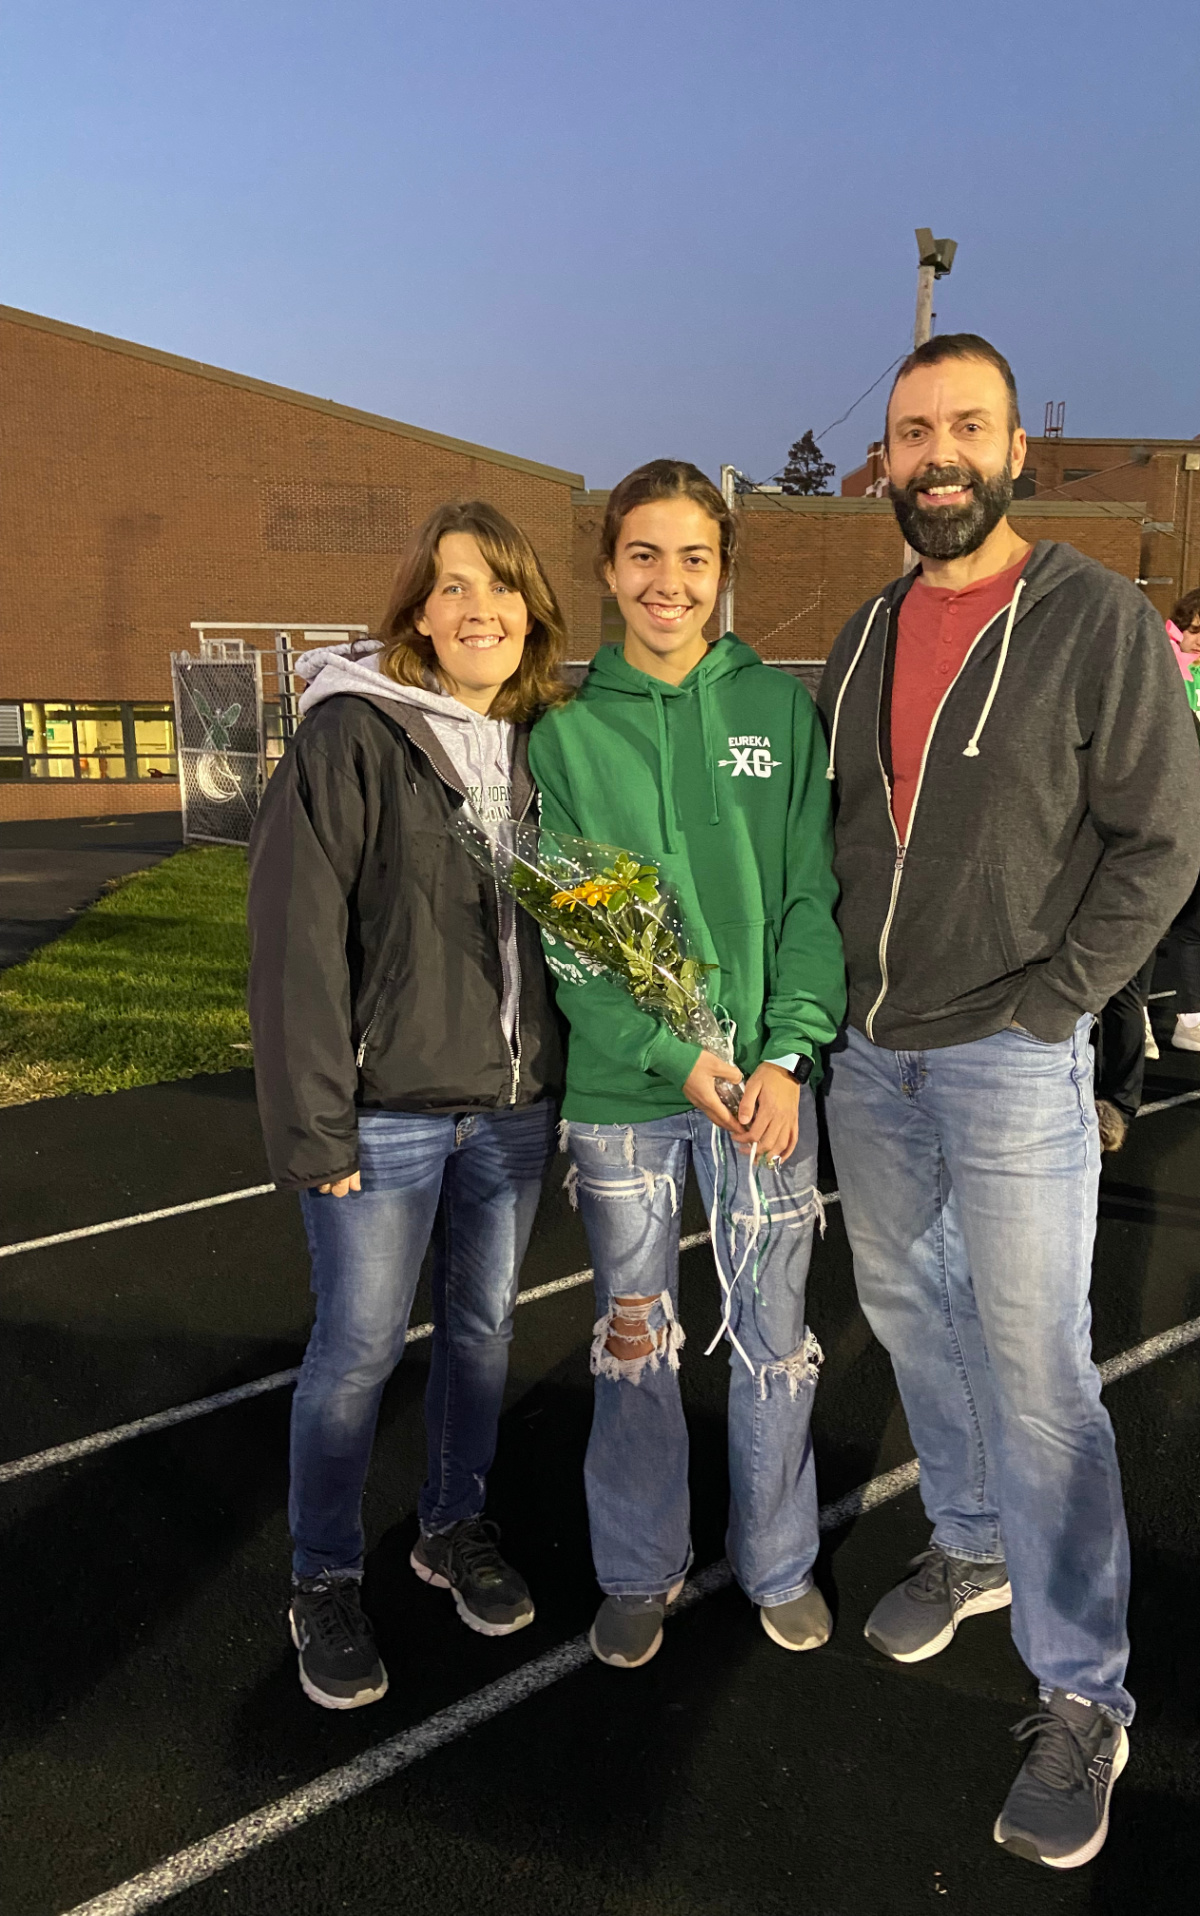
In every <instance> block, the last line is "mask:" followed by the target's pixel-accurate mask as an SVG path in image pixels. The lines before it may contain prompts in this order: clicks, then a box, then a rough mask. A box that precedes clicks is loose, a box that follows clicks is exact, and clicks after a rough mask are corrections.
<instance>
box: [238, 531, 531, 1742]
mask: <svg viewBox="0 0 1200 1916" xmlns="http://www.w3.org/2000/svg"><path fill="white" fill-rule="evenodd" d="M380 636H381V643H380V644H377V645H374V646H372V645H368V646H367V647H366V648H365V649H364V648H363V647H362V646H351V647H330V648H325V649H323V650H321V651H319V652H315V653H308V654H307V655H305V656H304V657H303V658H302V659H301V660H300V663H299V667H298V670H299V673H300V675H301V676H302V677H304V678H307V680H308V690H307V691H306V692H305V694H304V696H303V698H302V699H301V711H302V712H303V713H304V714H305V717H304V723H303V725H302V726H301V727H300V730H299V732H298V733H297V735H296V737H295V738H294V739H293V741H292V743H291V745H290V746H289V747H288V750H287V753H286V755H285V757H284V758H283V760H282V761H281V763H280V764H279V766H278V767H277V769H276V771H275V773H274V774H273V776H272V778H271V782H270V784H269V785H268V786H267V789H266V792H265V794H264V797H263V803H262V808H261V810H260V812H259V814H258V818H257V820H256V822H255V826H254V831H253V835H252V838H251V844H250V906H249V915H250V932H251V962H250V1019H251V1026H252V1030H253V1035H254V1064H255V1072H256V1077H257V1085H258V1101H259V1108H260V1112H261V1116H262V1124H263V1132H264V1136H265V1139H266V1146H267V1157H268V1159H269V1161H270V1166H271V1175H272V1176H273V1177H274V1179H275V1181H276V1183H277V1184H279V1185H280V1186H281V1187H282V1188H284V1189H286V1190H293V1191H298V1192H299V1193H300V1203H301V1206H302V1209H303V1212H304V1223H305V1228H306V1230H307V1233H308V1243H309V1250H310V1252H311V1255H312V1285H313V1290H314V1292H315V1293H316V1300H317V1302H316V1322H315V1324H314V1327H313V1332H312V1336H311V1338H310V1339H309V1344H308V1349H307V1350H306V1351H305V1354H304V1363H303V1366H302V1368H301V1373H300V1381H299V1383H298V1384H297V1386H296V1394H295V1398H294V1400H293V1404H292V1442H291V1496H290V1501H289V1517H290V1521H291V1531H292V1541H293V1545H294V1555H293V1560H292V1596H291V1612H290V1615H291V1628H292V1637H293V1641H294V1642H295V1644H296V1648H297V1650H298V1651H299V1655H300V1682H301V1685H302V1687H303V1689H304V1692H305V1694H306V1695H307V1696H309V1697H310V1698H311V1699H312V1701H313V1702H314V1703H319V1704H321V1705H322V1706H323V1707H324V1708H326V1709H330V1710H353V1709H357V1708H359V1707H360V1706H361V1705H363V1704H366V1703H373V1702H374V1701H375V1700H376V1699H377V1698H378V1697H381V1696H382V1695H383V1694H384V1691H385V1690H386V1689H387V1683H388V1679H387V1675H386V1672H385V1670H384V1667H383V1662H382V1659H381V1657H380V1655H379V1651H378V1649H377V1647H376V1643H375V1637H374V1632H373V1630H372V1627H371V1624H370V1622H369V1621H368V1619H367V1617H366V1615H365V1614H364V1612H363V1609H362V1605H361V1601H360V1593H359V1586H360V1583H361V1579H362V1573H363V1550H364V1537H363V1522H362V1497H363V1487H364V1482H365V1479H366V1474H367V1467H368V1465H369V1463H370V1458H371V1448H372V1444H373V1442H374V1436H375V1424H376V1418H377V1415H378V1411H379V1401H380V1397H381V1395H382V1392H383V1387H384V1385H385V1383H386V1382H387V1380H388V1378H389V1376H390V1375H391V1373H392V1370H393V1369H394V1367H395V1365H396V1363H397V1362H398V1360H399V1358H400V1355H401V1353H402V1351H403V1349H404V1342H405V1334H406V1331H407V1328H408V1315H409V1311H410V1309H411V1307H412V1301H413V1295H414V1293H415V1291H416V1288H417V1279H418V1276H419V1274H420V1270H421V1262H422V1259H423V1258H424V1256H425V1251H426V1248H427V1246H429V1245H430V1243H431V1242H432V1246H433V1320H434V1333H433V1346H432V1351H431V1356H430V1366H429V1383H428V1389H427V1391H426V1397H425V1420H426V1428H427V1433H428V1446H429V1459H428V1475H427V1476H426V1479H425V1484H424V1487H423V1488H422V1490H421V1494H420V1498H419V1502H418V1515H419V1519H420V1532H419V1535H418V1537H417V1541H416V1544H415V1546H414V1548H413V1551H412V1556H411V1563H412V1567H413V1569H414V1570H415V1571H416V1573H417V1575H418V1576H419V1577H420V1578H421V1579H422V1580H423V1581H424V1582H425V1583H428V1584H432V1585H433V1586H434V1587H435V1588H437V1589H440V1590H449V1591H450V1592H451V1593H452V1595H453V1597H454V1601H455V1604H456V1606H457V1609H458V1613H459V1615H460V1616H461V1617H462V1620H463V1622H464V1623H466V1624H468V1625H469V1626H470V1628H471V1629H473V1630H476V1631H478V1632H480V1633H481V1634H482V1635H484V1636H506V1635H508V1634H509V1633H510V1632H511V1631H513V1630H519V1629H521V1628H523V1626H524V1625H526V1624H528V1623H530V1622H531V1621H532V1619H533V1602H532V1599H531V1598H530V1595H529V1591H528V1589H527V1587H526V1584H525V1581H524V1579H523V1578H522V1577H521V1576H520V1575H519V1574H518V1572H517V1571H516V1570H514V1569H513V1568H512V1567H511V1565H509V1564H507V1563H506V1562H505V1560H504V1558H503V1557H502V1556H501V1555H500V1552H499V1549H498V1547H497V1541H498V1540H497V1532H496V1529H495V1526H494V1525H492V1524H489V1523H486V1522H485V1521H484V1520H483V1508H484V1497H485V1492H486V1486H487V1475H488V1471H489V1469H490V1467H491V1463H492V1458H493V1456H494V1454H495V1449H496V1432H497V1424H498V1420H499V1416H500V1406H501V1400H502V1397H503V1394H504V1383H505V1377H506V1375H507V1367H508V1345H509V1340H510V1338H511V1335H512V1319H513V1307H514V1305H515V1303H516V1297H517V1274H518V1271H519V1269H520V1265H521V1260H522V1258H523V1257H524V1254H525V1248H526V1245H527V1243H528V1241H529V1233H530V1230H531V1228H532V1225H533V1219H534V1213H535V1211H536V1208H537V1204H538V1199H539V1196H540V1194H541V1187H542V1178H543V1175H544V1172H545V1169H546V1164H547V1161H548V1157H549V1154H550V1151H551V1148H552V1143H553V1132H554V1120H555V1116H556V1106H555V1099H556V1095H557V1093H558V1091H559V1089H560V1079H561V1072H562V1057H561V1045H560V1039H559V1029H558V1023H557V1018H556V1014H555V1012H554V1010H553V1007H552V1004H551V1001H550V996H549V987H548V981H547V978H546V975H545V969H544V965H543V961H542V954H541V945H540V939H539V936H538V931H537V927H536V926H535V925H534V923H533V921H532V920H531V919H529V918H528V917H526V915H525V914H524V913H523V912H519V911H517V909H516V907H515V906H511V905H508V904H507V903H506V901H505V900H503V899H499V898H498V897H497V893H496V888H495V887H494V885H492V884H491V883H490V882H489V881H488V880H487V879H486V878H485V877H484V875H483V874H482V873H481V872H480V871H479V870H478V869H477V868H476V866H475V865H474V864H473V863H472V861H471V859H470V858H469V857H468V856H467V853H466V852H465V851H464V850H463V849H462V847H461V846H460V845H459V844H458V843H457V841H456V840H455V839H454V838H453V837H452V836H451V833H450V831H449V829H448V827H449V825H450V822H451V820H452V819H453V818H454V816H455V814H456V813H457V812H458V810H459V809H460V807H461V808H466V809H467V810H468V811H469V812H470V813H471V814H472V815H473V817H474V818H475V820H476V821H477V822H478V823H479V824H481V825H482V826H483V827H484V828H485V829H486V828H487V826H488V825H491V824H498V823H499V822H500V821H502V820H504V819H507V818H510V817H511V818H517V819H519V818H522V817H524V816H526V815H527V813H528V812H529V810H530V808H531V807H532V805H533V803H534V790H533V784H532V781H531V779H530V776H529V771H528V761H527V756H526V739H527V734H528V731H529V725H530V721H531V720H532V719H533V718H534V717H535V716H536V715H537V714H538V713H539V712H541V711H543V710H544V709H545V708H546V707H547V706H550V705H554V704H557V703H559V702H561V701H562V700H563V699H564V698H565V697H566V696H568V692H567V688H566V686H565V685H564V684H563V682H562V680H561V678H560V676H559V670H558V667H559V661H560V659H561V658H562V656H563V652H564V649H565V633H564V630H563V623H562V618H561V616H560V614H559V610H558V606H557V604H556V602H555V598H554V593H553V591H552V589H551V587H550V584H549V582H548V580H547V578H546V575H545V573H544V572H543V570H542V568H541V565H540V564H539V562H538V559H537V556H536V554H535V553H534V551H533V548H532V546H531V545H530V544H529V541H528V539H526V537H525V536H524V534H523V533H522V532H520V531H519V530H518V529H517V527H516V526H514V525H512V524H511V523H510V522H509V521H508V520H507V519H505V518H504V517H503V515H502V514H501V513H499V512H497V511H496V509H495V508H494V507H493V506H490V505H487V504H483V503H480V502H475V503H473V504H467V505H454V506H443V507H441V508H439V510H438V511H436V512H434V513H433V514H431V516H430V517H429V518H428V519H427V520H426V521H425V524H424V525H423V526H422V527H421V528H420V530H419V531H418V532H417V534H416V535H415V537H414V539H413V542H412V545H411V546H410V548H409V551H408V553H407V555H406V557H405V559H404V561H403V563H402V564H401V566H400V570H399V572H398V574H397V578H396V583H395V587H394V589H393V592H392V598H391V603H390V604H389V606H388V609H387V613H386V615H385V617H384V621H383V625H382V628H381V634H380Z"/></svg>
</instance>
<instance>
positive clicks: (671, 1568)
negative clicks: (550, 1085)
mask: <svg viewBox="0 0 1200 1916" xmlns="http://www.w3.org/2000/svg"><path fill="white" fill-rule="evenodd" d="M568 1134H569V1144H570V1150H571V1156H572V1159H573V1161H574V1163H573V1169H572V1172H571V1174H570V1186H571V1189H572V1191H573V1194H574V1196H575V1198H576V1200H577V1201H578V1204H579V1208H580V1211H581V1212H582V1214H583V1221H584V1224H585V1225H586V1227H587V1234H588V1243H589V1244H590V1246H591V1252H592V1262H593V1264H594V1266H595V1276H596V1306H597V1311H598V1314H599V1315H598V1321H597V1323H596V1326H595V1332H594V1340H593V1344H592V1371H593V1374H594V1375H595V1379H596V1385H595V1408H594V1412H593V1417H592V1433H591V1438H590V1440H589V1443H588V1449H587V1461H586V1464H585V1467H584V1478H585V1483H586V1488H587V1501H588V1519H589V1524H590V1527H591V1536H592V1557H593V1560H594V1562H595V1566H596V1578H597V1581H598V1582H599V1584H600V1587H601V1589H602V1590H603V1591H605V1592H606V1594H607V1595H609V1596H657V1595H659V1594H660V1593H661V1592H663V1591H665V1590H668V1589H670V1587H671V1586H672V1585H673V1584H674V1583H676V1582H678V1580H679V1579H680V1578H681V1577H682V1576H683V1575H684V1574H685V1572H686V1570H687V1567H688V1565H689V1563H690V1562H691V1554H692V1553H691V1542H690V1535H689V1507H688V1439H687V1426H686V1424H685V1422H684V1416H683V1406H682V1404H681V1402H680V1396H679V1378H678V1369H679V1348H680V1346H681V1345H682V1343H683V1341H684V1333H683V1327H682V1325H681V1324H680V1323H679V1321H678V1307H679V1210H680V1205H681V1202H682V1199H683V1188H684V1180H685V1178H686V1175H687V1167H688V1156H689V1153H690V1155H691V1160H692V1163H693V1165H694V1167H695V1171H696V1177H697V1180H698V1182H699V1185H700V1191H701V1195H702V1197H703V1199H704V1203H705V1207H706V1208H707V1209H708V1210H709V1212H710V1214H711V1213H712V1210H713V1203H714V1194H715V1195H716V1197H717V1202H718V1228H717V1236H716V1248H717V1252H718V1255H719V1258H720V1268H721V1271H722V1272H723V1275H724V1282H725V1285H728V1286H729V1288H730V1290H731V1292H732V1295H731V1296H730V1297H729V1299H728V1302H727V1306H726V1310H727V1315H728V1329H727V1335H728V1336H729V1340H730V1356H729V1366H730V1377H729V1477H730V1490H731V1498H730V1514H729V1532H728V1537H727V1549H728V1553H729V1561H730V1563H731V1564H732V1566H733V1571H734V1575H735V1576H736V1577H737V1580H738V1582H739V1583H740V1584H741V1586H742V1589H743V1590H744V1591H745V1593H746V1595H747V1596H748V1597H749V1598H750V1600H751V1601H752V1602H753V1603H766V1604H774V1603H784V1602H786V1601H787V1600H788V1599H789V1598H791V1597H799V1596H803V1595H804V1593H805V1592H806V1591H807V1590H808V1589H810V1588H811V1585H812V1566H813V1562H814V1560H815V1558H816V1554H817V1544H818V1535H817V1484H816V1473H815V1470H814V1468H813V1456H812V1442H811V1439H810V1437H809V1428H808V1426H809V1418H810V1415H811V1412H812V1400H813V1393H814V1391H815V1389H816V1383H817V1367H818V1365H819V1364H820V1361H821V1352H820V1348H819V1346H818V1345H817V1342H816V1339H815V1338H814V1337H813V1335H812V1332H811V1331H809V1330H808V1329H807V1327H806V1325H805V1321H804V1288H805V1283H806V1280H807V1277H808V1264H809V1258H810V1255H811V1252H812V1236H813V1222H814V1219H815V1218H816V1216H817V1214H818V1211H819V1208H820V1206H819V1201H818V1199H817V1193H816V1174H817V1121H816V1113H815V1110H814V1107H813V1100H812V1096H811V1094H810V1093H805V1094H804V1095H803V1096H802V1098H801V1101H800V1142H799V1144H798V1145H797V1147H796V1149H795V1151H794V1152H793V1154H792V1156H791V1157H790V1158H789V1159H788V1161H787V1163H786V1164H785V1165H784V1166H783V1167H782V1169H781V1170H780V1171H772V1170H770V1169H769V1168H768V1167H767V1166H765V1165H763V1164H762V1163H761V1162H760V1163H759V1164H758V1165H757V1167H756V1173H757V1179H758V1184H757V1189H756V1188H755V1184H754V1182H753V1180H752V1176H751V1172H750V1168H749V1160H748V1158H744V1157H741V1156H740V1155H739V1154H738V1152H737V1151H736V1150H735V1149H734V1147H733V1145H732V1144H730V1143H728V1142H727V1141H725V1140H724V1134H723V1133H719V1132H718V1133H717V1137H718V1138H719V1139H721V1140H722V1141H721V1143H720V1144H719V1145H718V1147H717V1150H716V1151H715V1152H714V1147H713V1127H712V1125H711V1124H710V1123H709V1120H708V1119H707V1118H705V1117H702V1116H701V1114H700V1113H699V1112H698V1111H690V1112H685V1113H683V1114H681V1115H680V1116H678V1117H673V1118H655V1119H651V1120H648V1121H647V1122H646V1123H644V1124H632V1125H615V1124H576V1123H573V1124H571V1125H570V1126H569V1127H568ZM722 1219H723V1220H724V1221H723V1222H722V1221H721V1220H722ZM756 1255H757V1262H756ZM739 1266H741V1267H742V1270H741V1275H740V1277H737V1281H736V1284H732V1283H731V1282H730V1281H731V1280H732V1279H733V1278H734V1277H735V1275H736V1273H737V1272H738V1268H739ZM723 1290H724V1286H723ZM617 1298H637V1299H640V1300H641V1303H640V1305H637V1306H635V1307H634V1310H633V1313H632V1314H631V1313H630V1311H629V1310H628V1309H627V1310H625V1311H623V1312H621V1313H620V1315H619V1318H618V1322H619V1323H624V1324H628V1323H630V1322H633V1323H635V1324H641V1323H644V1325H645V1329H646V1331H647V1333H648V1335H649V1337H650V1338H651V1339H652V1340H653V1342H654V1344H655V1345H656V1348H655V1349H654V1350H653V1351H652V1352H651V1353H650V1354H649V1355H648V1356H645V1357H638V1356H632V1357H622V1356H621V1355H620V1354H619V1353H620V1349H621V1339H620V1337H619V1336H614V1335H613V1317H614V1303H615V1300H616V1299H617ZM637 1341H638V1342H642V1343H644V1342H646V1339H645V1338H641V1339H639V1340H637ZM713 1341H714V1344H715V1342H716V1341H717V1340H716V1339H715V1338H714V1340H713ZM610 1342H611V1343H614V1344H616V1346H617V1353H618V1354H616V1355H614V1353H613V1351H612V1350H610V1349H609V1348H608V1346H609V1344H610ZM633 1348H634V1349H636V1342H635V1343H634V1345H633Z"/></svg>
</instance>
